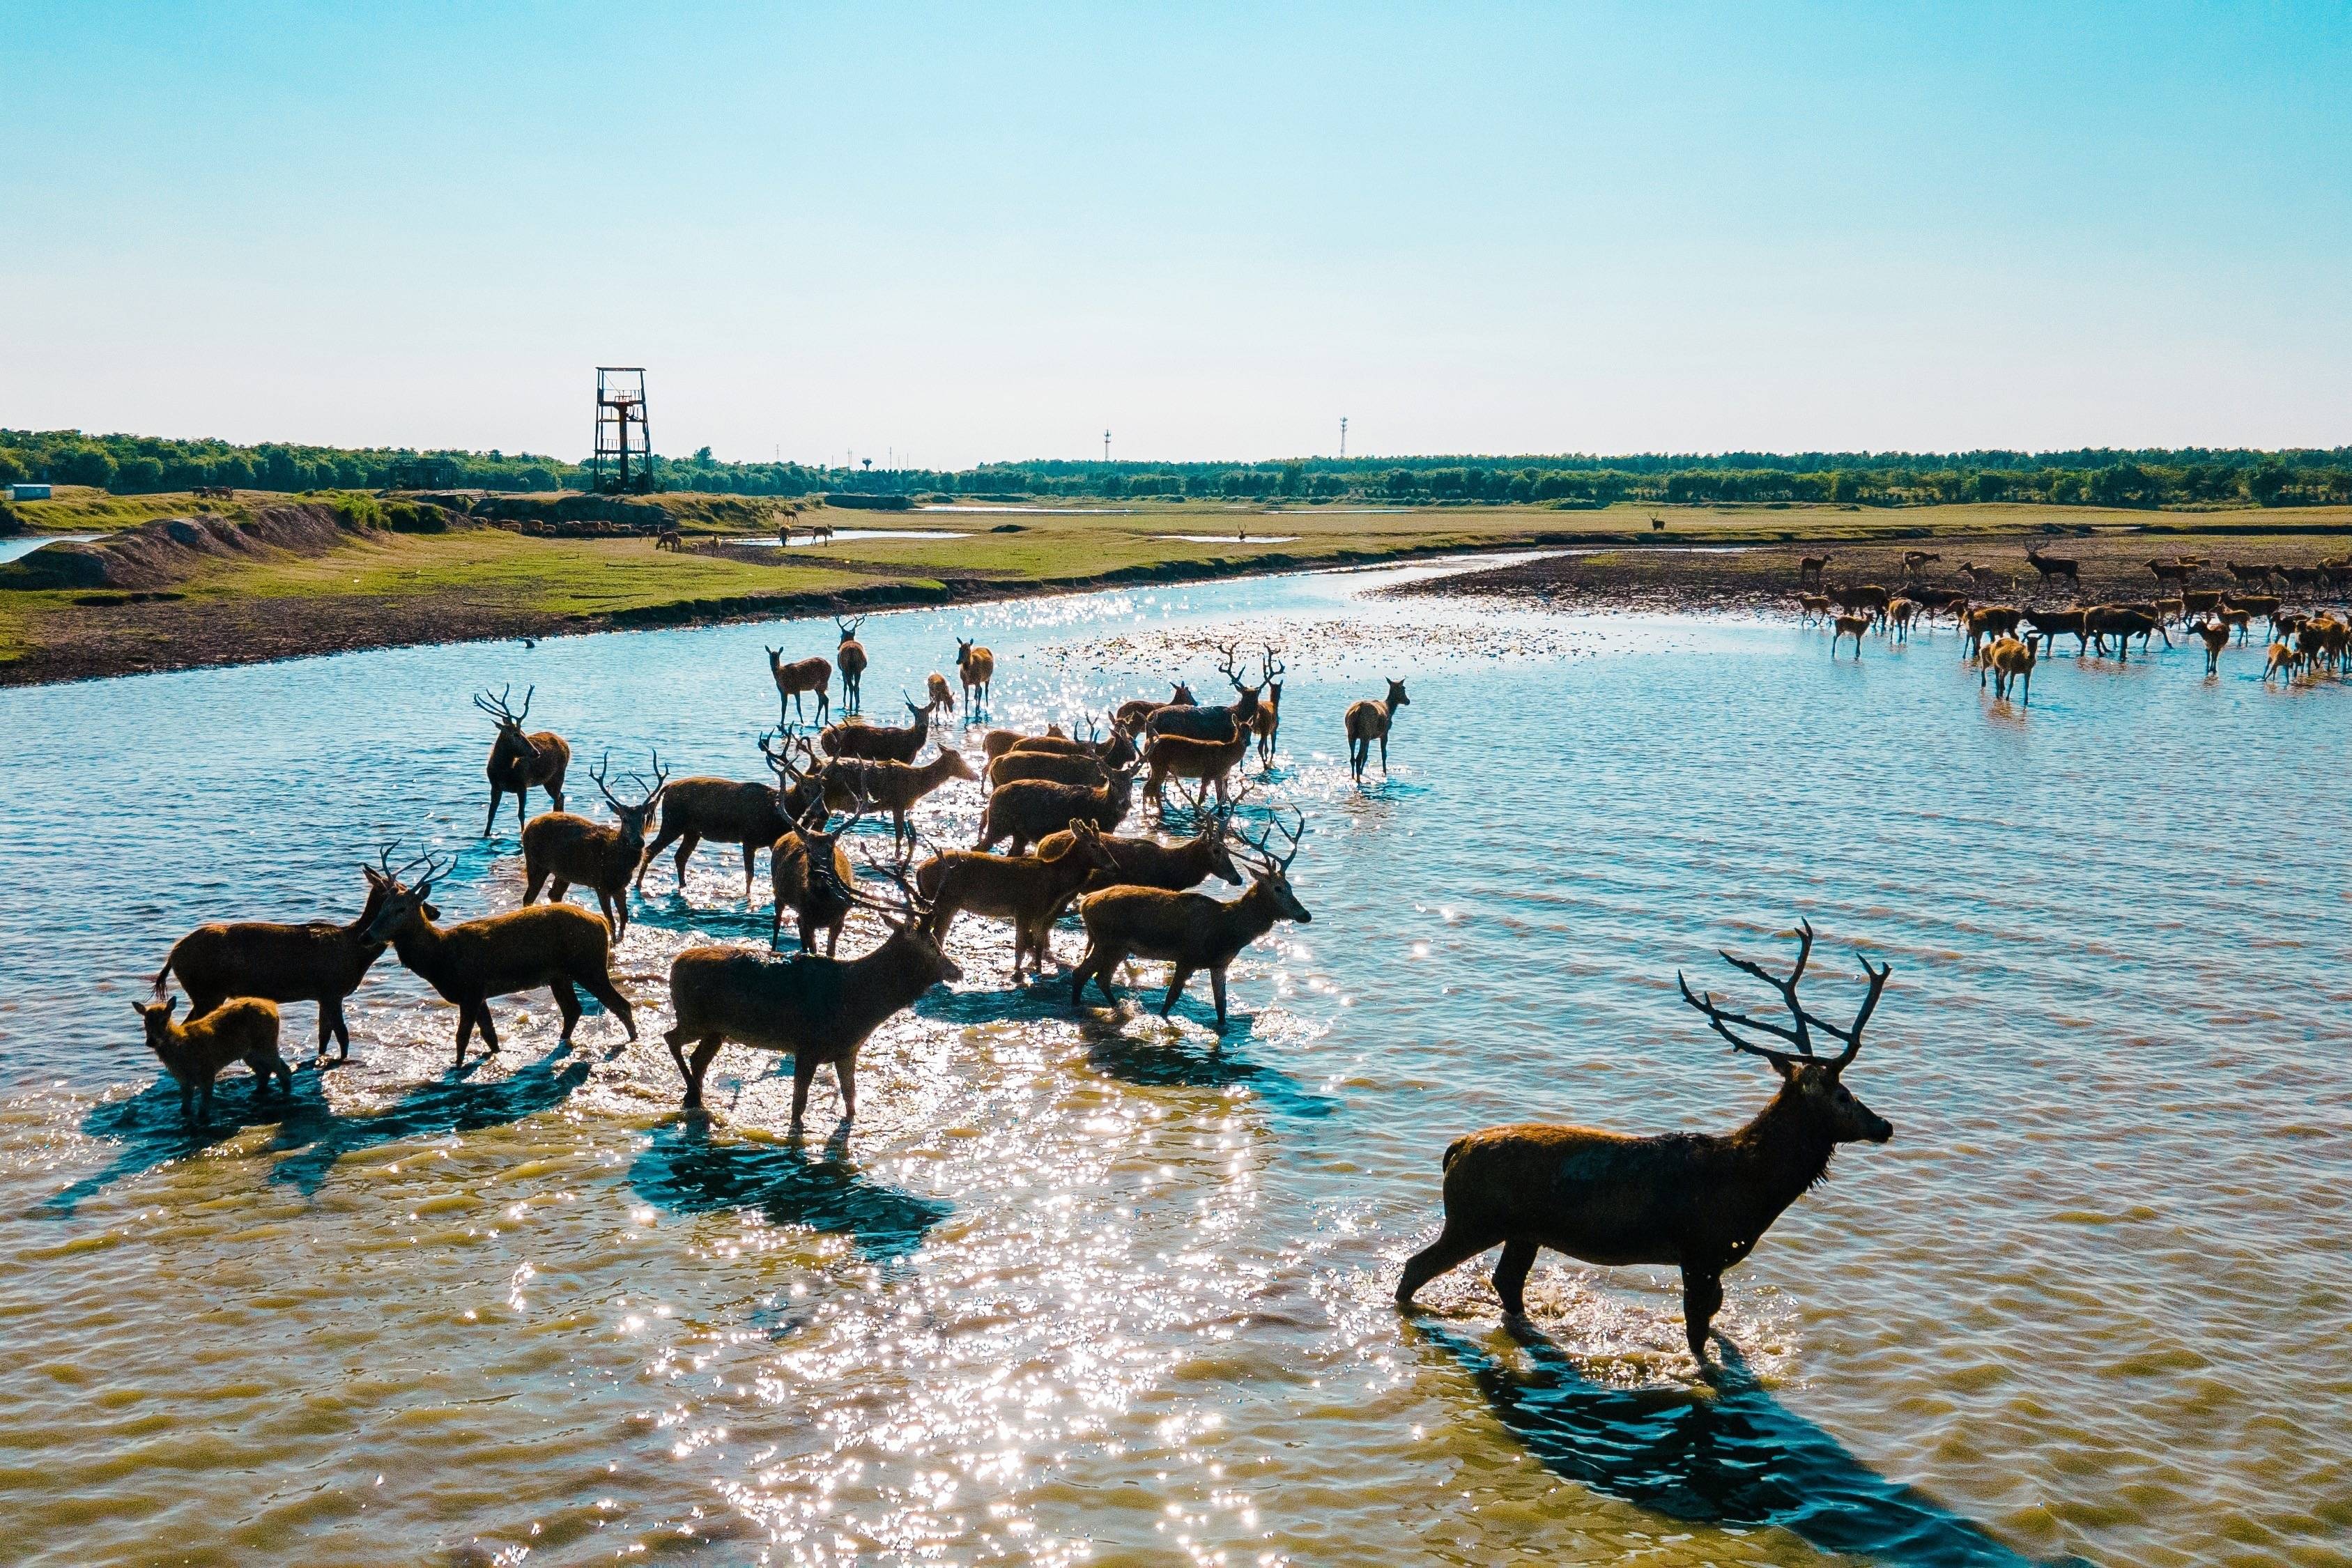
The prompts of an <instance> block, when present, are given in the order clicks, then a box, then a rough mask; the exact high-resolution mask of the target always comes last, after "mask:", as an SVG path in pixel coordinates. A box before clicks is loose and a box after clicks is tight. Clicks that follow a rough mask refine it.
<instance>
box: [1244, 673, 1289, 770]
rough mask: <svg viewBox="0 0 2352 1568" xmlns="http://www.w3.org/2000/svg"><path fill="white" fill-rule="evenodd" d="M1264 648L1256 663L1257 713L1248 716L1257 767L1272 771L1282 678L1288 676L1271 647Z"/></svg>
mask: <svg viewBox="0 0 2352 1568" xmlns="http://www.w3.org/2000/svg"><path fill="white" fill-rule="evenodd" d="M1258 673H1259V676H1260V678H1261V682H1262V684H1261V686H1260V688H1259V690H1260V693H1261V694H1260V696H1259V698H1258V700H1257V711H1256V712H1255V713H1253V714H1251V715H1250V729H1251V730H1252V731H1255V734H1256V735H1257V760H1258V764H1259V765H1260V766H1261V767H1272V766H1273V765H1274V745H1275V742H1276V740H1277V739H1278V738H1279V737H1280V736H1281V734H1282V678H1283V677H1284V676H1285V675H1286V674H1288V673H1289V666H1287V665H1286V664H1284V663H1283V662H1282V658H1281V657H1280V655H1279V654H1277V653H1276V651H1275V647H1274V645H1273V644H1272V643H1267V644H1265V655H1264V657H1263V658H1260V660H1259V661H1258Z"/></svg>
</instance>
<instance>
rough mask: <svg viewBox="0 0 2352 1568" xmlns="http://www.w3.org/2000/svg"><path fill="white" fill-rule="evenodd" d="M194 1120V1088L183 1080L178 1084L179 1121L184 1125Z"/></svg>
mask: <svg viewBox="0 0 2352 1568" xmlns="http://www.w3.org/2000/svg"><path fill="white" fill-rule="evenodd" d="M195 1119H196V1086H195V1085H194V1084H192V1083H189V1082H187V1081H185V1080H182V1082H181V1084H180V1121H182V1122H183V1123H185V1122H190V1121H194V1120H195Z"/></svg>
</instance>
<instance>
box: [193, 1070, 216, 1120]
mask: <svg viewBox="0 0 2352 1568" xmlns="http://www.w3.org/2000/svg"><path fill="white" fill-rule="evenodd" d="M212 1124H213V1080H212V1079H209V1078H207V1079H205V1080H204V1081H203V1082H202V1083H200V1084H198V1085H196V1125H197V1126H199V1127H209V1126H211V1125H212Z"/></svg>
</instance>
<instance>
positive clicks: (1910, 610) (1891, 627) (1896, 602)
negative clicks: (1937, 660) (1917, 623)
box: [1886, 597, 1919, 642]
mask: <svg viewBox="0 0 2352 1568" xmlns="http://www.w3.org/2000/svg"><path fill="white" fill-rule="evenodd" d="M1918 614H1919V602H1918V601H1917V600H1916V599H1906V598H1899V597H1898V598H1894V599H1889V600H1887V601H1886V629H1887V634H1888V635H1889V636H1890V637H1892V638H1893V639H1894V640H1895V641H1896V642H1909V641H1910V640H1911V623H1912V621H1913V620H1914V619H1916V617H1917V616H1918Z"/></svg>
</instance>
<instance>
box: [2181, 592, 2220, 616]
mask: <svg viewBox="0 0 2352 1568" xmlns="http://www.w3.org/2000/svg"><path fill="white" fill-rule="evenodd" d="M2229 596H2230V595H2229V592H2228V590H2227V589H2222V588H2183V589H2182V590H2181V591H2180V607H2181V609H2182V611H2183V612H2185V613H2187V614H2190V615H2199V616H2210V615H2211V614H2212V613H2213V612H2214V611H2216V610H2218V609H2220V608H2221V605H2222V602H2223V601H2224V600H2226V599H2227V598H2228V597H2229Z"/></svg>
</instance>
